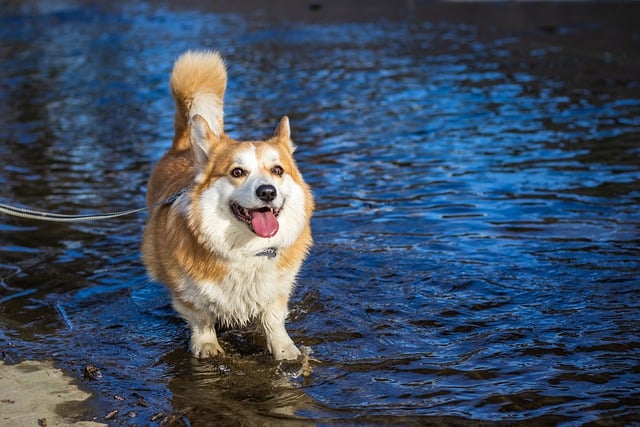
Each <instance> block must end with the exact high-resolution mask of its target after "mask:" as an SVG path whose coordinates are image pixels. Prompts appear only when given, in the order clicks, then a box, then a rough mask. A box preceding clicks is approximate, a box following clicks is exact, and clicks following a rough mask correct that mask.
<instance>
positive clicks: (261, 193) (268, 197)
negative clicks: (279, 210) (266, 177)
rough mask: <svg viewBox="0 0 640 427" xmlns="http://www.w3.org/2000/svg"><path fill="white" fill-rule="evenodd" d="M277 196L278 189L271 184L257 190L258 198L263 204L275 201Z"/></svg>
mask: <svg viewBox="0 0 640 427" xmlns="http://www.w3.org/2000/svg"><path fill="white" fill-rule="evenodd" d="M277 195H278V191H277V190H276V187H274V186H273V185H271V184H263V185H261V186H259V187H258V188H256V196H258V199H260V200H262V201H263V202H270V201H272V200H273V199H275V198H276V196H277Z"/></svg>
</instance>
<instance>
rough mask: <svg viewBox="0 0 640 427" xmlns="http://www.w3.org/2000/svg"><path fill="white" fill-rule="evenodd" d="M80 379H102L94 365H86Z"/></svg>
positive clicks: (100, 373)
mask: <svg viewBox="0 0 640 427" xmlns="http://www.w3.org/2000/svg"><path fill="white" fill-rule="evenodd" d="M82 378H84V379H85V380H91V381H98V380H101V379H102V372H100V369H98V368H97V367H96V366H94V365H86V366H85V367H84V369H83V370H82Z"/></svg>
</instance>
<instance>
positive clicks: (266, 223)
mask: <svg viewBox="0 0 640 427" xmlns="http://www.w3.org/2000/svg"><path fill="white" fill-rule="evenodd" d="M231 212H233V214H234V215H235V216H236V218H238V220H239V221H242V222H244V223H245V224H247V225H248V226H249V228H250V229H251V231H253V232H254V233H256V234H257V235H258V236H260V237H265V238H268V237H273V236H275V235H276V233H278V229H279V228H280V224H278V215H279V214H280V209H276V208H272V207H269V206H264V207H261V208H256V209H249V208H245V207H244V206H242V205H240V204H239V203H238V202H235V201H233V202H231Z"/></svg>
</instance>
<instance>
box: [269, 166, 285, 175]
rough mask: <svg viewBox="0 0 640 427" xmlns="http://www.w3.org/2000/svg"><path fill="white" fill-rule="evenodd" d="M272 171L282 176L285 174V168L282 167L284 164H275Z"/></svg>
mask: <svg viewBox="0 0 640 427" xmlns="http://www.w3.org/2000/svg"><path fill="white" fill-rule="evenodd" d="M271 173H272V174H274V175H276V176H282V175H283V174H284V169H282V166H274V167H272V168H271Z"/></svg>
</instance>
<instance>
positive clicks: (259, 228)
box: [251, 211, 280, 237]
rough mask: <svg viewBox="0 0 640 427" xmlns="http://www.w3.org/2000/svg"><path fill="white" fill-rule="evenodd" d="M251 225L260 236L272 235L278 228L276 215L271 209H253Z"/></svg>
mask: <svg viewBox="0 0 640 427" xmlns="http://www.w3.org/2000/svg"><path fill="white" fill-rule="evenodd" d="M251 226H252V227H253V231H255V232H256V234H257V235H258V236H260V237H273V236H275V235H276V233H277V232H278V229H279V228H280V225H279V224H278V220H277V219H276V216H275V215H274V214H273V212H271V211H267V212H258V211H253V214H252V215H251Z"/></svg>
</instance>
